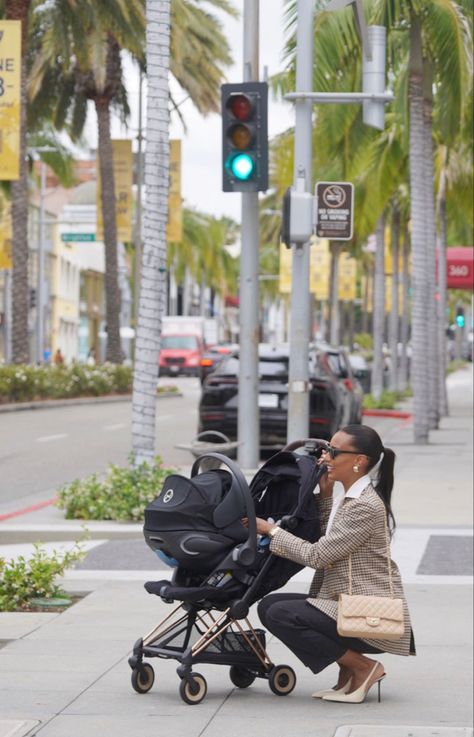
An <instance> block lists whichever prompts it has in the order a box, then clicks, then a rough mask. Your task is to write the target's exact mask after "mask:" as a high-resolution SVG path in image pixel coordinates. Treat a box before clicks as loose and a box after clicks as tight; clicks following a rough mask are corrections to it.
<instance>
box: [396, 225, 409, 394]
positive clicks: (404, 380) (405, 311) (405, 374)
mask: <svg viewBox="0 0 474 737" xmlns="http://www.w3.org/2000/svg"><path fill="white" fill-rule="evenodd" d="M409 257H410V236H409V234H408V225H407V224H405V228H404V235H403V257H402V258H403V265H402V294H403V297H402V299H403V305H402V324H401V326H400V342H401V344H402V354H401V356H400V372H399V380H398V385H399V387H400V389H401V390H402V391H404V390H405V389H406V388H407V387H408V384H409V371H408V340H409V337H410V297H409V288H410V284H409V281H410V280H409V275H408V259H409Z"/></svg>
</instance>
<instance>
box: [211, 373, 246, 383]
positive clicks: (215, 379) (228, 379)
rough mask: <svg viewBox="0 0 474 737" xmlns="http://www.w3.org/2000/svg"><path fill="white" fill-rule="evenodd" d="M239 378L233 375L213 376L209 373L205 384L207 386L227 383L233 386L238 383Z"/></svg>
mask: <svg viewBox="0 0 474 737" xmlns="http://www.w3.org/2000/svg"><path fill="white" fill-rule="evenodd" d="M238 383H239V380H238V379H237V377H235V376H215V375H214V374H211V375H210V376H209V377H208V379H207V384H208V386H209V384H210V385H212V386H223V385H229V384H232V385H233V386H234V385H236V384H238Z"/></svg>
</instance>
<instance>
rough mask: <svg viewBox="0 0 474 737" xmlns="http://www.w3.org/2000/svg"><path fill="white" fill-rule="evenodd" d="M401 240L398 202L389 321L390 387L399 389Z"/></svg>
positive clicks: (395, 217)
mask: <svg viewBox="0 0 474 737" xmlns="http://www.w3.org/2000/svg"><path fill="white" fill-rule="evenodd" d="M399 241H400V213H399V210H398V207H397V204H396V203H394V204H393V208H392V308H391V311H390V322H389V345H390V360H391V363H390V389H391V390H392V391H394V392H396V391H398V323H399V320H398V252H399Z"/></svg>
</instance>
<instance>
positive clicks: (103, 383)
mask: <svg viewBox="0 0 474 737" xmlns="http://www.w3.org/2000/svg"><path fill="white" fill-rule="evenodd" d="M132 375H133V374H132V368H131V367H130V366H120V365H116V364H112V363H104V364H101V365H100V366H87V365H84V364H80V363H76V364H72V365H71V366H23V365H17V366H15V365H8V366H0V403H6V402H30V401H33V400H35V399H67V398H72V397H90V396H92V397H99V396H102V395H104V394H129V393H130V392H131V391H132Z"/></svg>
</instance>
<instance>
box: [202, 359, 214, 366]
mask: <svg viewBox="0 0 474 737" xmlns="http://www.w3.org/2000/svg"><path fill="white" fill-rule="evenodd" d="M213 365H214V361H213V360H212V358H201V366H213Z"/></svg>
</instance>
